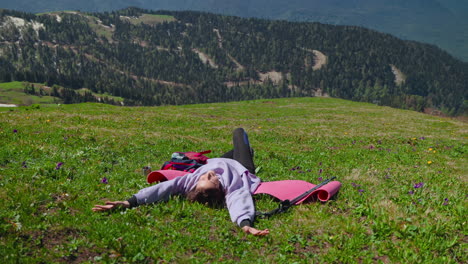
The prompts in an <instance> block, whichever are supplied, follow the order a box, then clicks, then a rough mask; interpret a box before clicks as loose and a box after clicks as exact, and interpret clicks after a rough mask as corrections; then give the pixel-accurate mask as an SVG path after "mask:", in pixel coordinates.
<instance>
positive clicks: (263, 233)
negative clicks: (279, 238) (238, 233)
mask: <svg viewBox="0 0 468 264" xmlns="http://www.w3.org/2000/svg"><path fill="white" fill-rule="evenodd" d="M242 230H243V231H244V232H245V233H247V234H252V235H254V236H266V235H268V234H269V233H270V231H269V230H268V229H265V230H258V229H256V228H253V227H251V226H244V227H242Z"/></svg>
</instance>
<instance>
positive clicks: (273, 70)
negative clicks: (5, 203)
mask: <svg viewBox="0 0 468 264" xmlns="http://www.w3.org/2000/svg"><path fill="white" fill-rule="evenodd" d="M0 25H1V26H0V66H1V67H0V81H3V82H8V81H13V80H20V81H23V80H24V81H30V82H36V83H43V82H46V83H47V84H48V86H53V85H54V84H56V85H61V86H64V87H67V88H71V89H54V90H53V93H54V94H55V95H56V96H60V97H62V98H64V99H65V101H66V102H75V101H79V100H89V99H90V98H88V99H83V98H81V97H79V96H78V95H77V94H76V93H73V90H72V89H79V88H83V87H85V88H88V89H90V90H91V91H93V92H96V93H107V94H110V95H115V96H121V97H123V98H125V104H126V105H160V104H188V103H201V102H215V101H232V100H244V99H255V98H274V97H288V96H314V95H329V96H333V97H339V98H344V99H352V100H358V101H368V102H375V103H380V104H383V105H389V106H394V107H401V108H408V109H414V110H418V111H422V110H424V109H425V108H436V109H440V110H443V111H444V112H446V113H450V114H462V113H463V112H464V111H465V107H464V98H465V97H466V92H467V87H468V66H467V64H466V63H463V62H461V61H459V60H457V59H455V58H453V57H452V56H450V55H449V54H447V53H446V52H444V51H442V50H441V49H439V48H437V47H435V46H432V45H426V44H421V43H417V42H411V41H403V40H401V39H398V38H396V37H393V36H391V35H387V34H382V33H378V32H375V31H372V30H367V29H364V28H360V27H354V26H332V25H324V24H320V23H292V22H286V21H269V20H260V19H242V18H238V17H229V16H220V15H213V14H208V13H197V12H169V11H157V12H155V11H149V10H140V9H135V8H130V9H126V10H121V11H117V12H112V13H79V12H57V13H46V14H41V15H33V14H28V13H20V12H15V11H9V10H3V11H1V12H0Z"/></svg>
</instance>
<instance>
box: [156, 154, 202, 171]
mask: <svg viewBox="0 0 468 264" xmlns="http://www.w3.org/2000/svg"><path fill="white" fill-rule="evenodd" d="M210 152H211V150H205V151H202V152H193V151H189V152H174V153H172V157H171V160H170V161H166V162H165V163H164V165H163V166H162V167H161V170H179V171H187V172H194V171H195V170H196V169H198V168H199V167H201V166H203V165H205V164H206V161H207V160H208V159H209V158H208V157H207V156H205V155H204V154H207V153H210Z"/></svg>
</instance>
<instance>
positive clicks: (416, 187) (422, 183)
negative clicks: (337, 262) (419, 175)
mask: <svg viewBox="0 0 468 264" xmlns="http://www.w3.org/2000/svg"><path fill="white" fill-rule="evenodd" d="M423 186H424V182H420V183H416V184H415V185H414V186H413V187H414V188H415V189H418V188H421V187H423Z"/></svg>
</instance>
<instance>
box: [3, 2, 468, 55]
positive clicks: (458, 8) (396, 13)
mask: <svg viewBox="0 0 468 264" xmlns="http://www.w3.org/2000/svg"><path fill="white" fill-rule="evenodd" d="M129 6H135V7H140V8H145V9H152V10H194V11H204V12H212V13H218V14H225V15H235V16H241V17H257V18H267V19H285V20H288V21H306V22H320V23H327V24H336V25H355V26H362V27H367V28H371V29H375V30H378V31H381V32H386V33H390V34H392V35H395V36H397V37H399V38H403V39H408V40H416V41H421V42H425V43H430V44H435V45H437V46H439V47H441V48H443V49H445V50H447V51H449V52H450V53H451V54H453V55H454V56H456V57H457V58H461V59H462V60H464V61H468V19H467V14H468V1H466V0H289V1H283V0H237V1H231V0H216V1H212V0H158V1H154V0H100V1H97V0H82V1H72V0H54V1H52V0H41V1H36V0H16V1H10V0H0V8H7V9H15V10H20V11H27V12H34V13H39V12H49V11H58V10H81V11H87V12H103V11H112V10H118V9H122V8H127V7H129Z"/></svg>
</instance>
